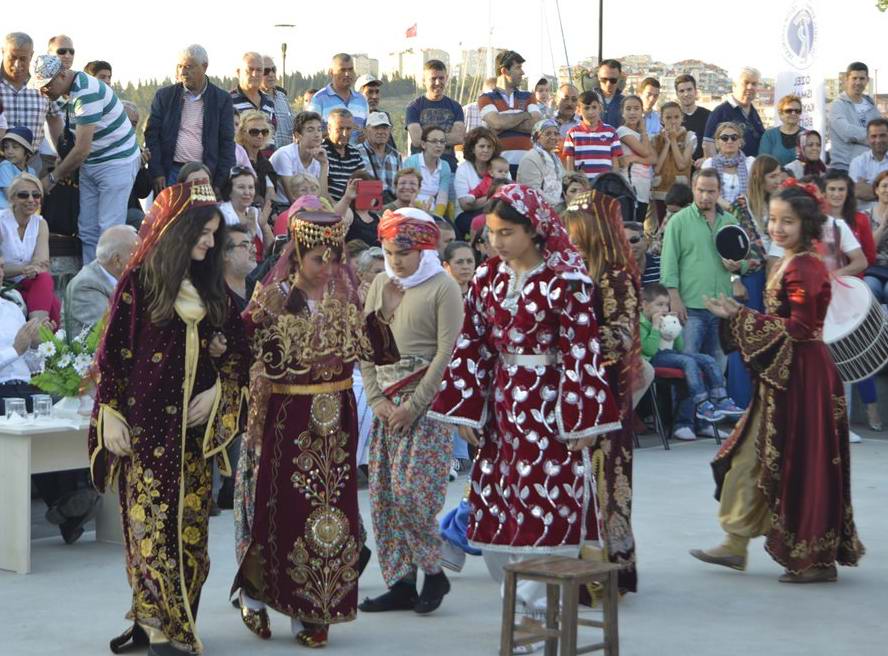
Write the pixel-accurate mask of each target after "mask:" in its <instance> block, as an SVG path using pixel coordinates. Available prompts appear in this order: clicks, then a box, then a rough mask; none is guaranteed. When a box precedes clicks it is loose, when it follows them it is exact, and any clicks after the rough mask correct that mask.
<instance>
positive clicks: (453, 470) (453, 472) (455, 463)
mask: <svg viewBox="0 0 888 656" xmlns="http://www.w3.org/2000/svg"><path fill="white" fill-rule="evenodd" d="M458 476H459V460H457V459H456V458H452V459H451V460H450V473H449V474H448V475H447V478H449V479H450V481H451V482H452V481H455V480H456V478H457V477H458Z"/></svg>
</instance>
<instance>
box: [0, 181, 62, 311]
mask: <svg viewBox="0 0 888 656" xmlns="http://www.w3.org/2000/svg"><path fill="white" fill-rule="evenodd" d="M6 196H7V198H8V199H9V207H8V208H7V209H5V210H2V211H0V255H2V257H3V259H4V260H5V261H6V264H5V267H4V268H5V270H6V277H7V279H8V280H9V281H10V282H12V283H14V284H15V286H16V287H17V288H18V290H19V292H20V293H21V295H22V298H23V299H24V300H25V305H27V306H28V318H29V319H35V318H42V319H45V318H49V319H50V321H52V322H53V323H54V324H55V325H58V324H59V319H60V318H61V309H62V304H61V302H60V301H59V299H58V297H57V296H56V295H55V292H54V286H53V282H52V276H51V275H50V274H49V226H48V225H47V224H46V221H44V220H43V217H42V216H40V214H39V213H38V212H39V211H40V202H41V200H42V199H43V185H41V184H40V180H39V179H38V178H37V177H36V176H34V175H31V174H30V173H22V174H21V175H19V176H18V177H17V178H15V179H14V180H13V181H12V182H11V183H10V184H9V186H8V187H7V188H6Z"/></svg>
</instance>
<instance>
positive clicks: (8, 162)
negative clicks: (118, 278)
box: [0, 126, 37, 209]
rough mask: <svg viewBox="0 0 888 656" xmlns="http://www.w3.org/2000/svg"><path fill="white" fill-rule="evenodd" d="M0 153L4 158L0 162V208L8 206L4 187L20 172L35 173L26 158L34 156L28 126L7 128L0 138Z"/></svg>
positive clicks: (32, 138)
mask: <svg viewBox="0 0 888 656" xmlns="http://www.w3.org/2000/svg"><path fill="white" fill-rule="evenodd" d="M0 154H2V155H3V157H4V160H3V161H2V162H0V209H6V208H7V207H9V201H8V200H7V198H6V189H7V188H8V187H9V185H10V183H12V181H13V180H15V178H17V177H18V176H19V175H20V174H22V173H30V174H31V175H37V171H35V170H34V169H33V168H32V167H30V166H28V160H30V159H31V158H32V157H33V156H34V135H33V134H31V131H30V130H29V129H28V128H25V127H20V126H16V127H14V128H9V130H7V131H6V134H4V135H3V137H2V138H0Z"/></svg>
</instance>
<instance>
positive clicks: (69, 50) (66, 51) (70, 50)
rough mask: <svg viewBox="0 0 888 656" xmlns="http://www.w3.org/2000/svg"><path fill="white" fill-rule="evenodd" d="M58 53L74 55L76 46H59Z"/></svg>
mask: <svg viewBox="0 0 888 656" xmlns="http://www.w3.org/2000/svg"><path fill="white" fill-rule="evenodd" d="M56 54H57V55H73V54H74V48H58V49H57V50H56Z"/></svg>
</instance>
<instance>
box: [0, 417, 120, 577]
mask: <svg viewBox="0 0 888 656" xmlns="http://www.w3.org/2000/svg"><path fill="white" fill-rule="evenodd" d="M88 426H89V420H88V419H85V418H81V417H78V418H76V419H56V418H53V419H41V420H40V421H30V422H27V423H24V422H18V423H14V422H10V421H7V420H6V418H5V417H2V418H0V569H6V570H12V571H14V572H18V573H19V574H28V573H29V572H30V571H31V474H42V473H44V472H54V471H65V470H68V469H83V468H85V467H88V466H89V454H88V451H87V432H88V431H87V428H88ZM115 487H116V486H115ZM96 540H97V541H99V542H113V543H117V544H122V543H123V531H122V528H121V520H120V506H119V505H118V503H117V492H116V489H114V490H108V491H106V494H105V495H104V497H103V498H102V501H101V503H100V505H99V510H98V513H97V515H96Z"/></svg>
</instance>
